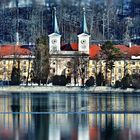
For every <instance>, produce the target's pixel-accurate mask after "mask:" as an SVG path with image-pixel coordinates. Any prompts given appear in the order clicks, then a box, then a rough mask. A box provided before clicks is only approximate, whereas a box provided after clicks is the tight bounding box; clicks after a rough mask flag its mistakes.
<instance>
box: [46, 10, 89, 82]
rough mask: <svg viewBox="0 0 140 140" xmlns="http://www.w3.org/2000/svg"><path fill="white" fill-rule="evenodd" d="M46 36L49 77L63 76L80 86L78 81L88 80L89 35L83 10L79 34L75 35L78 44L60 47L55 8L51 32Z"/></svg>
mask: <svg viewBox="0 0 140 140" xmlns="http://www.w3.org/2000/svg"><path fill="white" fill-rule="evenodd" d="M48 36H49V54H50V75H51V76H53V75H65V76H66V77H67V78H68V79H69V82H70V83H71V82H72V83H75V84H80V83H79V82H80V79H83V80H86V79H88V62H89V42H90V34H89V32H88V28H87V22H86V13H85V9H84V8H83V19H82V26H81V32H80V34H78V35H77V38H78V44H77V43H75V44H73V46H72V44H66V45H61V33H60V31H59V26H58V21H57V17H56V9H55V8H54V16H53V32H52V33H51V34H49V35H48ZM71 80H73V81H71ZM83 82H84V81H83Z"/></svg>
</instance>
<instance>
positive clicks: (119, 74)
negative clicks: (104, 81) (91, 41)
mask: <svg viewBox="0 0 140 140" xmlns="http://www.w3.org/2000/svg"><path fill="white" fill-rule="evenodd" d="M114 66H115V67H114V68H113V70H112V80H111V83H112V84H115V81H116V80H121V79H122V78H123V76H124V66H125V70H126V72H125V74H127V73H129V74H130V75H131V74H134V73H140V60H132V59H131V60H117V61H115V63H114ZM99 71H102V73H103V74H104V75H105V62H104V61H103V60H98V61H97V60H89V77H90V76H94V77H95V74H96V73H97V74H98V73H99ZM110 73H111V72H108V80H109V78H110Z"/></svg>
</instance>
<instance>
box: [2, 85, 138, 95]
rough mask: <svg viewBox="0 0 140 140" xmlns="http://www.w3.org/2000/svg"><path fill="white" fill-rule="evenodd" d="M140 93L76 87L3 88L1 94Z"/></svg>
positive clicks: (126, 90)
mask: <svg viewBox="0 0 140 140" xmlns="http://www.w3.org/2000/svg"><path fill="white" fill-rule="evenodd" d="M13 92H14V93H54V94H55V93H57V92H58V93H75V94H78V93H93V94H94V93H140V90H135V89H132V88H128V89H119V88H111V87H103V86H101V87H89V88H86V87H84V88H82V87H74V86H40V87H39V86H27V87H26V86H3V87H0V93H1V94H2V93H13Z"/></svg>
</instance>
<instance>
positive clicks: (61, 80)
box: [52, 75, 67, 86]
mask: <svg viewBox="0 0 140 140" xmlns="http://www.w3.org/2000/svg"><path fill="white" fill-rule="evenodd" d="M52 84H53V85H58V86H65V85H66V84H67V78H66V77H65V76H64V75H55V76H53V78H52Z"/></svg>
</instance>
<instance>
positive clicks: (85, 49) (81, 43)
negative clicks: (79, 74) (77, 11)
mask: <svg viewBox="0 0 140 140" xmlns="http://www.w3.org/2000/svg"><path fill="white" fill-rule="evenodd" d="M89 39H90V35H89V32H88V28H87V21H86V13H85V8H83V19H82V26H81V32H80V34H79V35H78V51H79V52H81V53H85V54H89Z"/></svg>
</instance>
